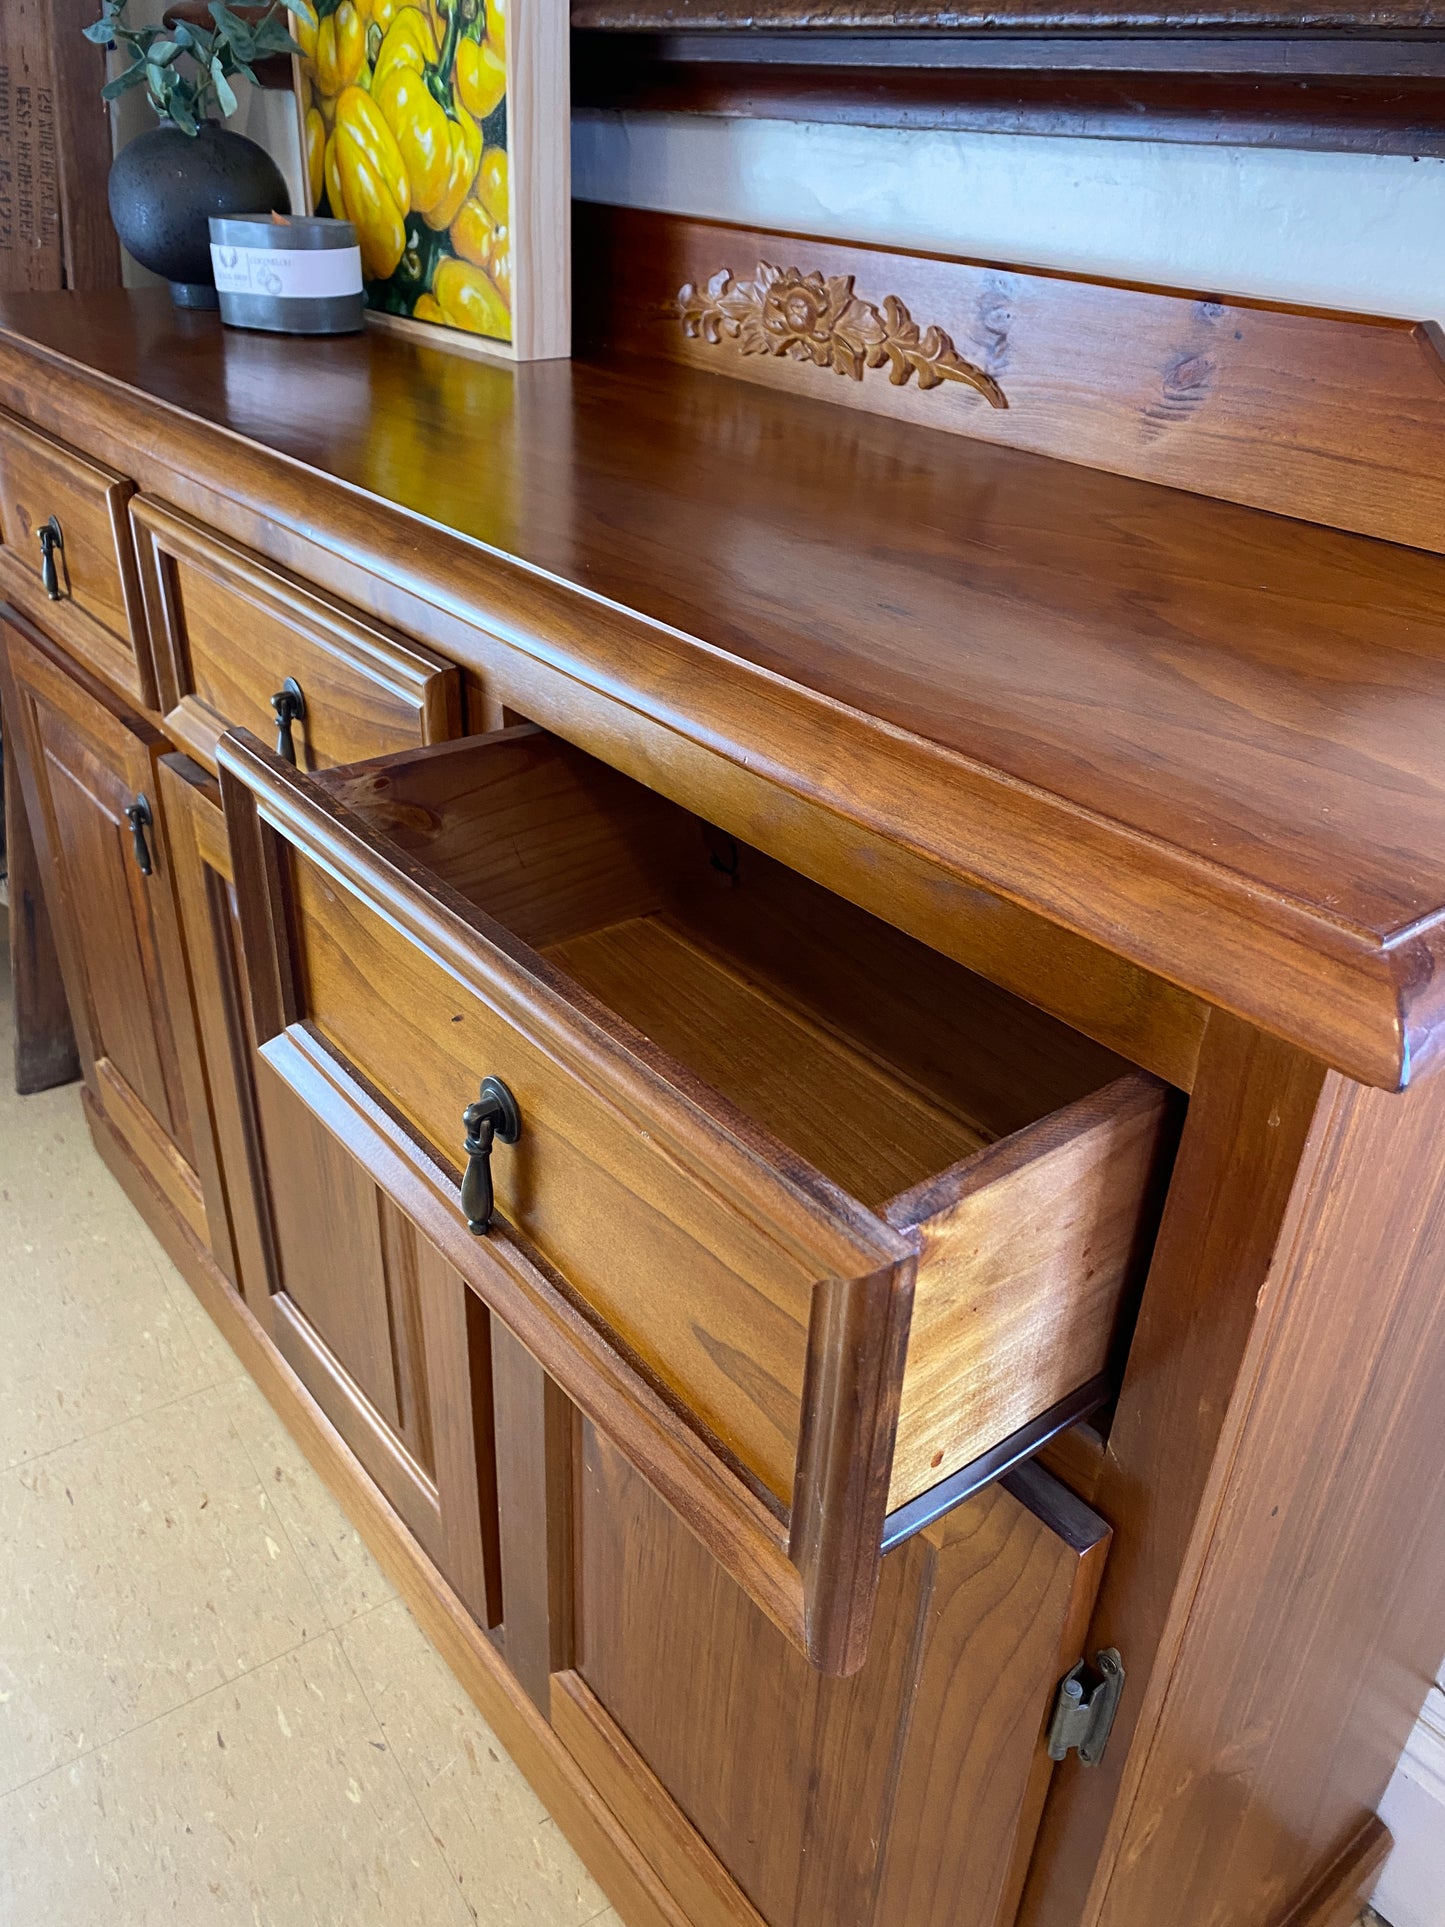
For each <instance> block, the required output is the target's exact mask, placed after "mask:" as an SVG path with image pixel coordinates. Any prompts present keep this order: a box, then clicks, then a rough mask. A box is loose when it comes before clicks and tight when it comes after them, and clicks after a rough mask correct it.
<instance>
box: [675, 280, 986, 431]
mask: <svg viewBox="0 0 1445 1927" xmlns="http://www.w3.org/2000/svg"><path fill="white" fill-rule="evenodd" d="M677 309H678V315H679V317H680V319H681V321H682V326H683V332H684V333H685V334H686V335H688V336H689V337H690V338H691V339H693V340H698V339H701V340H703V341H705V342H707V343H708V345H709V346H710V347H713V348H717V347H720V346H721V345H722V344H723V343H724V342H730V343H733V344H735V345H736V347H737V349H738V352H739V353H740V354H744V355H773V356H777V357H782V356H787V358H788V359H789V360H791V361H799V362H804V363H808V364H810V365H811V366H813V367H815V368H831V369H832V370H833V372H834V374H837V375H844V376H846V377H847V378H848V379H849V380H851V381H862V379H863V376H864V372H865V371H866V370H867V369H869V368H886V369H887V370H888V379H889V381H890V382H892V384H893V385H894V387H895V388H901V387H903V386H904V385H905V384H906V383H907V382H908V381H910V380H911V379H912V378H913V377H914V376H915V375H916V376H917V377H918V386H919V388H920V389H930V388H939V387H941V386H942V385H943V384H944V383H945V382H949V381H952V382H959V383H961V384H962V385H963V386H964V387H967V388H973V389H975V390H976V391H977V392H978V393H979V394H980V395H982V396H983V397H984V399H985V401H987V402H988V403H989V405H990V407H993V408H1007V407H1008V402H1007V400H1006V398H1005V396H1004V393H1003V390H1002V389H1001V388H1000V387H999V385H998V383H997V382H996V381H995V380H994V379H993V377H992V376H991V375H987V374H985V373H984V371H983V369H982V368H979V367H977V366H976V365H975V364H974V363H973V362H971V361H968V360H966V359H965V358H964V357H963V356H962V355H961V354H959V352H958V350H957V349H956V348H955V347H954V345H953V341H952V339H951V337H950V336H949V335H948V334H946V333H945V332H944V330H943V329H942V328H939V327H937V326H936V325H930V326H929V327H928V329H927V330H926V331H924V330H920V328H919V326H918V323H917V322H916V321H915V320H914V319H913V316H912V315H911V314H910V313H909V312H908V309H907V308H906V307H905V306H904V304H903V302H901V301H900V300H899V299H898V297H897V295H895V294H890V295H886V296H885V297H884V300H883V305H882V307H881V308H879V307H876V306H875V305H874V304H873V303H872V302H871V301H865V300H864V299H863V298H862V296H861V295H858V294H856V293H855V292H854V287H853V276H852V275H851V274H832V275H827V276H824V275H823V274H822V273H820V272H819V271H818V270H817V269H815V270H814V271H813V272H812V273H811V274H804V273H803V272H802V270H801V269H800V268H780V267H777V266H776V265H775V264H774V263H772V262H770V261H760V262H759V263H758V267H757V272H756V274H755V275H754V277H753V279H752V280H751V281H735V280H734V279H733V275H732V271H731V269H729V268H722V269H720V270H719V271H718V273H716V274H715V275H713V277H712V279H711V280H710V281H709V282H708V284H707V286H706V288H705V289H703V290H702V291H701V292H699V291H698V289H697V288H695V287H694V286H693V284H692V283H691V282H690V281H689V282H688V283H687V284H686V286H684V287H683V288H681V289H680V290H679V292H678V297H677Z"/></svg>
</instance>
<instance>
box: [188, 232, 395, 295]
mask: <svg viewBox="0 0 1445 1927" xmlns="http://www.w3.org/2000/svg"><path fill="white" fill-rule="evenodd" d="M211 264H212V266H213V267H214V268H215V271H216V292H217V293H218V294H268V295H280V296H282V297H283V298H290V299H300V300H324V299H326V298H327V297H328V296H331V295H338V294H360V293H361V249H360V247H353V248H231V247H224V246H223V245H222V244H221V243H220V242H219V241H212V243H211Z"/></svg>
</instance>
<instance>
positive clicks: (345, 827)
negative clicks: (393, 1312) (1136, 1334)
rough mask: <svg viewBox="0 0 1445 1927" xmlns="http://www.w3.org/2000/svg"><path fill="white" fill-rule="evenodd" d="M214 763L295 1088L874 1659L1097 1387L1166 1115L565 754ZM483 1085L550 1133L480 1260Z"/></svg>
mask: <svg viewBox="0 0 1445 1927" xmlns="http://www.w3.org/2000/svg"><path fill="white" fill-rule="evenodd" d="M219 760H220V765H221V772H222V789H223V794H224V796H225V802H226V814H227V822H228V830H229V835H230V839H231V847H232V853H233V858H234V864H235V875H236V885H237V890H238V893H239V896H240V905H241V919H242V929H243V940H244V948H245V956H246V968H247V974H248V978H249V982H250V990H251V997H252V1001H253V1005H254V1011H255V1018H256V1027H257V1036H258V1038H259V1039H260V1040H261V1042H262V1047H263V1051H264V1054H265V1055H266V1057H267V1058H268V1061H269V1062H270V1063H271V1064H272V1065H273V1067H274V1068H276V1069H277V1070H278V1071H279V1072H280V1073H281V1075H282V1076H284V1077H286V1078H287V1079H288V1080H289V1081H290V1082H291V1083H292V1085H293V1088H295V1089H296V1090H297V1091H298V1092H299V1093H300V1094H301V1095H302V1096H303V1097H304V1098H306V1100H307V1101H308V1102H309V1103H311V1104H312V1105H313V1107H314V1108H315V1109H317V1110H318V1111H321V1112H323V1113H328V1114H334V1111H335V1108H336V1104H337V1100H338V1093H344V1094H345V1100H346V1102H348V1103H351V1104H354V1105H357V1106H359V1107H361V1108H362V1109H364V1110H365V1112H366V1114H367V1117H368V1121H369V1124H370V1125H371V1126H373V1127H375V1129H376V1130H378V1131H380V1132H382V1133H384V1134H386V1136H387V1141H388V1143H389V1144H390V1145H391V1147H392V1149H391V1152H390V1153H389V1155H388V1158H387V1160H386V1161H385V1162H386V1167H387V1168H386V1169H385V1170H377V1171H374V1172H373V1175H374V1176H375V1177H376V1178H377V1181H378V1182H379V1183H381V1184H382V1185H383V1187H384V1188H388V1189H390V1190H391V1191H392V1193H393V1195H395V1196H396V1197H397V1201H398V1202H399V1203H401V1204H402V1206H403V1208H404V1209H406V1210H407V1211H408V1212H410V1213H411V1214H412V1216H413V1218H414V1219H415V1220H416V1221H417V1222H418V1223H419V1224H421V1225H422V1226H423V1228H424V1229H426V1230H427V1232H428V1234H429V1235H430V1236H432V1237H433V1238H434V1239H435V1240H436V1241H437V1242H438V1243H439V1244H441V1245H442V1247H443V1249H444V1250H445V1251H446V1253H447V1255H448V1256H449V1257H450V1258H451V1260H452V1262H453V1263H455V1264H457V1265H458V1266H459V1267H461V1268H462V1269H463V1271H464V1272H465V1274H466V1275H467V1277H468V1279H469V1281H470V1282H471V1283H472V1285H473V1286H474V1288H475V1289H476V1290H477V1291H478V1292H479V1293H480V1294H481V1295H482V1296H483V1297H484V1298H485V1299H486V1300H487V1302H488V1303H489V1304H490V1306H491V1307H492V1309H493V1310H494V1311H495V1312H496V1313H497V1314H498V1315H499V1316H500V1317H501V1318H503V1319H504V1320H505V1321H506V1322H507V1323H508V1324H509V1325H510V1326H511V1328H512V1329H513V1330H514V1331H515V1332H516V1333H517V1335H518V1336H519V1337H520V1338H521V1339H522V1341H523V1343H525V1344H526V1345H527V1346H528V1347H529V1348H530V1349H531V1350H532V1351H533V1353H534V1355H535V1356H536V1357H537V1358H538V1359H539V1360H540V1362H541V1363H542V1364H543V1365H544V1366H545V1368H546V1369H547V1371H548V1372H550V1373H551V1374H552V1376H553V1377H554V1378H555V1379H556V1380H557V1381H558V1383H559V1384H560V1385H561V1386H562V1387H563V1389H564V1390H565V1391H566V1392H567V1393H568V1395H569V1396H570V1397H571V1398H572V1399H573V1400H574V1401H575V1402H576V1403H577V1404H578V1405H579V1406H581V1408H582V1409H583V1410H584V1411H585V1412H586V1413H587V1414H588V1416H589V1417H591V1418H592V1419H593V1420H594V1422H595V1423H596V1424H597V1425H598V1426H599V1427H600V1428H601V1429H602V1430H603V1431H604V1432H606V1433H607V1434H608V1435H609V1436H611V1437H612V1438H613V1440H614V1441H615V1442H616V1443H617V1444H618V1446H619V1447H620V1448H621V1449H622V1450H623V1451H624V1452H626V1453H627V1455H628V1456H629V1457H630V1458H631V1459H632V1461H633V1463H634V1464H635V1465H637V1466H638V1468H639V1469H640V1470H641V1471H642V1472H643V1473H644V1475H645V1476H646V1477H648V1478H649V1479H650V1480H651V1482H652V1483H653V1485H654V1486H655V1487H656V1489H657V1490H658V1491H659V1492H660V1493H661V1494H662V1496H663V1497H664V1498H665V1499H666V1500H667V1501H668V1502H669V1503H670V1504H671V1505H672V1506H673V1508H674V1509H675V1510H676V1511H677V1512H678V1513H679V1514H680V1515H681V1516H682V1517H683V1519H684V1520H685V1521H686V1522H687V1523H688V1524H689V1525H690V1526H691V1527H692V1529H693V1531H694V1532H696V1533H697V1534H698V1535H699V1536H700V1537H701V1538H702V1539H703V1540H704V1541H705V1543H707V1544H708V1545H709V1547H710V1548H711V1549H712V1551H713V1552H714V1553H715V1555H716V1556H717V1557H718V1559H719V1560H720V1561H721V1562H722V1563H723V1564H724V1565H725V1566H726V1567H727V1569H728V1570H729V1571H730V1572H731V1573H732V1574H733V1576H734V1577H735V1578H737V1579H738V1580H739V1581H740V1582H741V1583H742V1584H743V1585H744V1586H745V1587H746V1588H747V1590H748V1591H749V1592H750V1593H751V1594H752V1596H753V1597H754V1598H755V1599H756V1600H757V1601H758V1603H759V1604H760V1605H761V1606H762V1608H763V1609H764V1610H765V1611H766V1612H768V1613H769V1614H770V1615H771V1616H772V1617H773V1618H774V1619H775V1620H776V1621H777V1623H778V1624H779V1625H781V1626H782V1627H783V1628H784V1629H785V1630H786V1631H788V1632H789V1633H790V1634H791V1635H792V1636H793V1637H794V1638H795V1639H796V1640H797V1641H798V1642H799V1644H800V1645H802V1646H803V1647H804V1649H805V1650H806V1651H807V1652H808V1654H809V1656H810V1657H811V1658H812V1659H813V1660H814V1662H815V1663H816V1664H817V1665H819V1666H821V1667H823V1668H825V1669H826V1670H830V1671H840V1672H841V1671H848V1670H851V1669H852V1668H853V1667H855V1666H856V1665H857V1664H859V1663H860V1662H861V1659H862V1656H863V1653H864V1651H865V1648H866V1639H867V1631H868V1625H869V1619H870V1615H871V1610H872V1602H873V1594H874V1590H875V1587H876V1583H877V1568H878V1561H879V1557H880V1552H881V1548H882V1546H883V1545H884V1543H885V1542H887V1543H893V1542H894V1541H896V1539H897V1538H898V1537H900V1536H902V1535H903V1534H904V1533H905V1532H906V1531H908V1530H910V1529H912V1528H913V1527H915V1526H917V1525H921V1524H923V1523H926V1521H927V1520H928V1519H929V1518H931V1517H934V1516H936V1515H937V1513H938V1511H939V1510H940V1509H941V1508H942V1507H943V1506H944V1505H945V1504H951V1503H955V1502H956V1501H957V1499H958V1498H960V1497H962V1496H964V1495H965V1494H966V1493H967V1492H968V1491H970V1490H973V1489H976V1487H977V1486H978V1485H979V1484H981V1483H983V1482H985V1481H986V1480H987V1479H988V1478H989V1477H992V1476H996V1475H997V1473H998V1472H1000V1471H1003V1470H1005V1469H1007V1466H1008V1465H1009V1464H1011V1463H1014V1462H1016V1461H1017V1459H1018V1457H1019V1456H1020V1455H1021V1454H1022V1453H1024V1452H1026V1451H1028V1450H1031V1449H1035V1448H1036V1447H1037V1445H1038V1444H1039V1443H1041V1442H1042V1440H1043V1438H1044V1437H1046V1436H1048V1434H1049V1432H1050V1431H1051V1430H1052V1429H1055V1428H1056V1427H1057V1426H1058V1425H1059V1424H1062V1423H1063V1422H1065V1421H1066V1420H1067V1419H1068V1418H1069V1417H1070V1416H1077V1415H1078V1414H1079V1413H1080V1412H1081V1411H1082V1410H1084V1409H1086V1408H1087V1407H1088V1406H1089V1405H1090V1404H1092V1403H1097V1402H1098V1401H1099V1399H1100V1398H1101V1397H1102V1396H1103V1394H1104V1391H1105V1389H1106V1387H1107V1382H1108V1381H1107V1373H1108V1370H1109V1366H1110V1361H1111V1358H1112V1356H1113V1355H1114V1351H1115V1345H1116V1339H1117V1336H1118V1327H1119V1324H1120V1321H1121V1318H1122V1317H1123V1316H1124V1315H1126V1311H1127V1306H1128V1302H1129V1299H1130V1293H1131V1287H1132V1286H1133V1285H1134V1283H1135V1282H1136V1281H1137V1279H1138V1275H1139V1269H1140V1266H1141V1264H1142V1263H1143V1262H1144V1261H1145V1259H1146V1258H1147V1248H1148V1244H1149V1241H1150V1237H1151V1234H1152V1223H1153V1211H1154V1206H1155V1202H1156V1198H1157V1192H1158V1186H1159V1180H1160V1179H1161V1177H1162V1170H1161V1166H1162V1163H1163V1161H1164V1159H1165V1158H1166V1157H1167V1155H1168V1148H1169V1144H1170V1142H1171V1141H1172V1137H1171V1110H1172V1105H1171V1101H1170V1093H1169V1091H1168V1090H1167V1088H1166V1087H1165V1086H1163V1085H1161V1084H1159V1083H1158V1082H1157V1081H1156V1080H1154V1079H1152V1078H1150V1077H1148V1076H1146V1075H1145V1074H1143V1073H1141V1072H1138V1071H1135V1070H1132V1069H1130V1068H1129V1067H1128V1066H1126V1065H1124V1064H1123V1063H1121V1061H1120V1060H1119V1059H1117V1058H1116V1057H1114V1056H1112V1055H1111V1054H1110V1053H1109V1052H1107V1051H1105V1050H1103V1049H1102V1048H1101V1047H1099V1046H1097V1045H1095V1044H1093V1043H1091V1042H1089V1041H1088V1040H1087V1039H1085V1038H1083V1037H1081V1036H1079V1035H1078V1034H1077V1033H1075V1032H1072V1031H1070V1030H1068V1029H1067V1028H1066V1027H1065V1026H1063V1025H1061V1024H1059V1023H1058V1022H1057V1021H1056V1020H1054V1019H1052V1018H1049V1017H1046V1016H1044V1015H1043V1014H1042V1013H1040V1012H1039V1011H1037V1010H1035V1009H1032V1008H1031V1007H1029V1006H1027V1005H1025V1004H1022V1003H1020V1002H1019V1001H1018V1000H1017V999H1015V998H1013V997H1011V996H1009V995H1008V994H1007V993H1005V992H1003V991H1000V990H998V989H997V988H995V987H994V986H992V985H990V984H988V983H986V982H984V981H983V980H982V979H980V978H977V977H975V976H973V975H971V974H970V973H969V972H968V971H966V970H965V969H963V968H962V967H961V966H959V965H957V964H954V963H952V962H950V961H948V960H947V959H945V958H943V957H940V956H938V955H937V954H936V953H934V952H932V951H929V950H927V949H926V948H924V947H923V946H922V945H920V944H918V943H916V942H914V941H913V940H912V939H910V938H908V937H906V936H904V935H902V934H901V933H900V932H898V931H896V930H893V929H891V928H890V927H889V926H887V925H885V924H883V923H881V922H879V921H878V920H877V919H876V918H873V917H871V916H869V915H868V914H867V913H866V912H863V911H861V910H857V909H855V908H854V907H852V906H851V905H849V904H847V903H845V902H843V901H841V900H840V899H838V898H836V897H834V896H832V895H830V894H829V893H828V892H827V891H825V890H822V889H820V888H819V887H818V886H817V885H815V884H812V883H810V882H808V881H806V880H804V879H803V878H801V877H799V876H797V875H795V874H794V873H792V872H790V871H788V870H786V869H785V868H783V867H782V866H780V865H779V864H777V863H775V862H773V861H771V860H770V859H768V858H766V857H764V856H761V855H760V854H758V853H757V852H755V851H752V850H748V849H739V847H738V846H737V845H736V844H735V843H733V842H732V840H731V839H730V838H728V837H726V836H724V835H723V834H721V833H720V832H718V831H716V830H713V829H711V828H709V827H708V826H707V825H705V824H703V823H701V822H700V821H699V820H698V819H697V818H695V817H692V816H690V815H688V813H687V812H686V811H683V810H681V809H679V808H677V807H676V806H675V805H673V804H672V803H670V802H668V801H666V800H665V799H663V798H661V797H659V796H657V795H655V794H654V793H653V792H651V791H649V790H647V789H645V788H643V787H642V786H641V785H639V784H637V783H635V782H633V781H631V780H630V779H629V778H627V777H624V776H621V775H619V774H618V773H617V772H616V771H614V770H612V769H610V768H608V767H607V766H606V765H604V764H602V763H599V762H597V761H595V760H594V759H592V758H590V757H588V756H586V755H585V754H583V753H582V752H580V751H578V750H575V749H573V748H571V747H569V746H568V745H566V744H564V743H562V742H560V741H558V740H556V739H555V738H552V737H549V736H547V735H545V734H543V733H542V732H541V731H538V730H534V729H531V728H522V729H517V730H509V731H503V732H500V733H498V734H496V735H493V736H484V737H473V738H469V739H466V740H463V741H461V742H458V743H452V744H442V745H438V746H436V747H433V748H429V749H423V750H419V751H415V752H410V753H407V754H404V755H397V756H392V757H388V758H382V759H378V760H376V761H373V762H370V763H362V764H352V765H350V766H347V767H345V768H339V769H335V770H331V771H328V772H326V773H324V774H322V775H319V776H308V775H305V774H302V773H300V772H298V771H296V770H295V769H293V768H290V767H288V766H287V765H286V764H285V763H283V762H281V761H280V760H279V759H277V758H276V757H275V756H273V755H272V754H270V753H269V752H268V751H267V750H266V748H265V747H264V746H263V745H262V744H261V743H260V742H258V741H257V740H256V739H255V738H254V737H250V736H247V735H244V734H239V733H238V734H233V735H227V736H225V737H223V738H222V740H221V744H220V749H219ZM484 1078H496V1079H500V1080H501V1082H502V1084H503V1085H504V1086H505V1087H506V1088H507V1090H508V1091H509V1092H510V1093H511V1095H512V1097H513V1098H514V1099H515V1103H516V1106H517V1108H518V1111H519V1113H520V1126H521V1128H520V1133H519V1135H518V1136H517V1138H516V1141H515V1142H514V1143H512V1144H503V1143H501V1142H498V1143H497V1144H496V1146H495V1148H494V1150H493V1152H492V1154H491V1157H490V1160H489V1164H490V1168H491V1171H492V1175H493V1178H494V1183H495V1195H496V1204H497V1214H498V1215H497V1217H496V1218H495V1219H494V1220H493V1223H492V1228H491V1230H490V1232H489V1233H488V1234H487V1235H486V1236H472V1235H471V1234H470V1233H469V1231H468V1229H467V1223H466V1219H465V1218H464V1216H463V1213H462V1210H461V1208H460V1200H459V1194H458V1189H457V1186H458V1172H459V1168H460V1167H461V1166H462V1165H463V1164H464V1163H465V1162H466V1161H467V1160H466V1158H465V1156H464V1152H463V1137H464V1132H463V1126H462V1112H463V1109H464V1108H465V1107H466V1106H467V1105H468V1104H469V1103H471V1102H472V1101H473V1100H475V1099H477V1097H478V1091H479V1084H480V1081H481V1080H482V1079H484ZM482 1135H485V1133H482ZM478 1141H480V1139H477V1140H474V1142H478ZM474 1162H477V1163H479V1162H480V1160H479V1159H474ZM472 1202H473V1207H474V1208H475V1195H473V1199H472Z"/></svg>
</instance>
